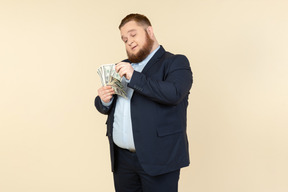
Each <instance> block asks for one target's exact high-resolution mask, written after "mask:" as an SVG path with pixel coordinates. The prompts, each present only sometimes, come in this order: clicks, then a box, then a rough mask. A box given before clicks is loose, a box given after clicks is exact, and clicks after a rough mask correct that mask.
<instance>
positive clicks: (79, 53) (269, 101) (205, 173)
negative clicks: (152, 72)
mask: <svg viewBox="0 0 288 192" xmlns="http://www.w3.org/2000/svg"><path fill="white" fill-rule="evenodd" d="M287 7H288V1H286V0H282V1H281V0H186V1H185V0H177V1H172V0H163V1H155V0H146V1H129V0H121V1H116V0H115V1H109V0H106V1H100V0H98V1H96V0H94V1H93V0H81V1H80V0H78V1H76V0H75V1H69V0H66V1H64V0H43V1H41V0H39V1H36V0H18V1H17V0H0V88H1V94H0V98H1V99H0V118H1V120H0V127H1V129H0V191H1V192H52V191H53V192H82V191H85V192H93V191H97V192H98V191H105V192H106V191H113V180H112V174H111V172H110V160H109V153H108V142H107V138H106V136H105V126H104V123H105V116H103V115H101V114H99V113H98V112H97V111H96V109H95V108H94V106H93V101H94V97H95V96H96V94H97V88H98V87H99V86H100V79H99V77H98V76H97V73H96V70H97V68H98V67H99V66H100V65H101V64H105V63H113V62H118V61H120V60H122V59H124V58H125V57H126V54H125V51H124V45H123V43H122V42H121V40H120V35H119V31H118V28H117V27H118V24H119V22H120V20H121V19H122V18H123V17H124V16H126V15H127V14H129V13H130V12H140V13H143V14H145V15H147V16H148V17H149V18H150V20H151V22H152V25H153V26H154V31H155V33H156V36H157V37H158V40H159V42H160V43H161V44H162V45H163V46H164V47H165V48H166V50H169V51H171V52H173V53H182V54H185V55H186V56H187V57H188V58H189V60H190V62H191V67H192V69H193V72H194V85H193V88H192V90H191V95H190V105H189V110H188V113H189V114H188V115H189V119H188V134H189V139H190V152H191V166H190V167H188V168H185V169H183V170H182V172H181V179H180V187H179V188H180V190H179V191H181V192H193V191H195V192H243V191H245V192H286V191H288V182H287V181H288V163H287V162H288V139H287V135H288V129H287V128H288V122H287V114H288V102H287V98H288V89H287V85H288V76H287V73H288V54H287V53H288V35H287V34H288V13H287ZM183 83H184V82H183Z"/></svg>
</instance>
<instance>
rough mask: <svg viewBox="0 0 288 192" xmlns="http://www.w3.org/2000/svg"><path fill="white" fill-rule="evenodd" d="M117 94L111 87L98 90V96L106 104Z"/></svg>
mask: <svg viewBox="0 0 288 192" xmlns="http://www.w3.org/2000/svg"><path fill="white" fill-rule="evenodd" d="M114 94H115V92H114V90H113V88H112V87H111V86H104V87H101V88H99V89H98V95H99V97H100V99H101V100H102V101H103V102H104V103H109V102H110V100H111V99H112V97H113V95H114Z"/></svg>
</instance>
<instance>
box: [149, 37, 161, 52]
mask: <svg viewBox="0 0 288 192" xmlns="http://www.w3.org/2000/svg"><path fill="white" fill-rule="evenodd" d="M159 45H160V44H159V43H158V41H157V40H155V41H154V44H153V46H152V49H151V51H150V53H152V52H153V51H154V50H155V49H157V48H158V47H159Z"/></svg>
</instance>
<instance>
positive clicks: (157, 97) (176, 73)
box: [128, 55, 193, 105]
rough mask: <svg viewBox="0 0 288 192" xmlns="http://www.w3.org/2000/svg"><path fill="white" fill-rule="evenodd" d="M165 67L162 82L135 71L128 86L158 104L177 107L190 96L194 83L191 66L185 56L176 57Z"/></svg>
mask: <svg viewBox="0 0 288 192" xmlns="http://www.w3.org/2000/svg"><path fill="white" fill-rule="evenodd" d="M164 65H165V67H164V68H165V72H164V77H162V79H161V80H156V79H153V76H151V77H150V76H148V75H145V74H143V73H140V72H137V71H134V73H133V76H132V78H131V80H130V83H129V84H128V86H129V87H130V88H132V89H134V91H136V92H138V93H140V94H142V95H145V96H146V97H149V98H150V99H151V100H154V101H156V102H159V103H162V104H166V105H177V104H178V103H180V102H181V101H182V99H183V98H185V97H186V96H187V95H188V94H189V91H190V89H191V86H192V83H193V76H192V71H191V68H190V64H189V61H188V59H187V58H186V57H185V56H184V55H175V56H173V57H172V58H171V60H169V61H165V64H164Z"/></svg>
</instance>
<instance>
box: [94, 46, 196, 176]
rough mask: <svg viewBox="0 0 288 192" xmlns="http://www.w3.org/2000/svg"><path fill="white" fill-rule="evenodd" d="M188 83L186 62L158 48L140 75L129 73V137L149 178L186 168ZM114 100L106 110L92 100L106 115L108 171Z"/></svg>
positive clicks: (189, 73) (182, 58) (188, 75)
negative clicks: (130, 94)
mask: <svg viewBox="0 0 288 192" xmlns="http://www.w3.org/2000/svg"><path fill="white" fill-rule="evenodd" d="M192 82H193V78H192V71H191V68H190V65H189V61H188V59H187V58H186V57H185V56H183V55H174V54H171V53H169V52H166V51H165V49H164V48H163V47H162V46H161V47H160V49H159V50H158V51H157V52H156V53H155V54H154V56H153V57H152V58H151V60H150V61H149V62H148V63H147V65H146V66H145V67H144V69H143V71H142V72H141V73H140V72H137V71H134V73H133V76H132V78H131V80H130V83H129V84H128V86H129V87H130V88H132V89H134V93H133V96H132V98H131V119H132V129H133V136H134V142H135V147H136V153H137V156H138V159H139V162H140V164H141V165H142V167H143V169H144V170H145V172H146V173H147V174H149V175H152V176H154V175H160V174H163V173H167V172H170V171H174V170H177V169H179V168H181V167H185V166H188V165H189V149H188V139H187V134H186V119H187V106H188V95H189V91H190V88H191V86H192ZM116 100H117V96H115V97H114V100H113V103H112V104H111V106H110V107H109V108H107V107H105V106H103V105H102V103H101V100H100V98H99V96H97V97H96V99H95V106H96V108H97V110H98V111H99V112H100V113H103V114H107V115H108V118H107V122H106V124H107V136H108V139H109V143H110V153H111V154H110V155H111V162H112V171H113V170H114V160H115V159H114V144H113V138H112V131H113V130H112V129H113V121H114V111H115V104H116Z"/></svg>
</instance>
